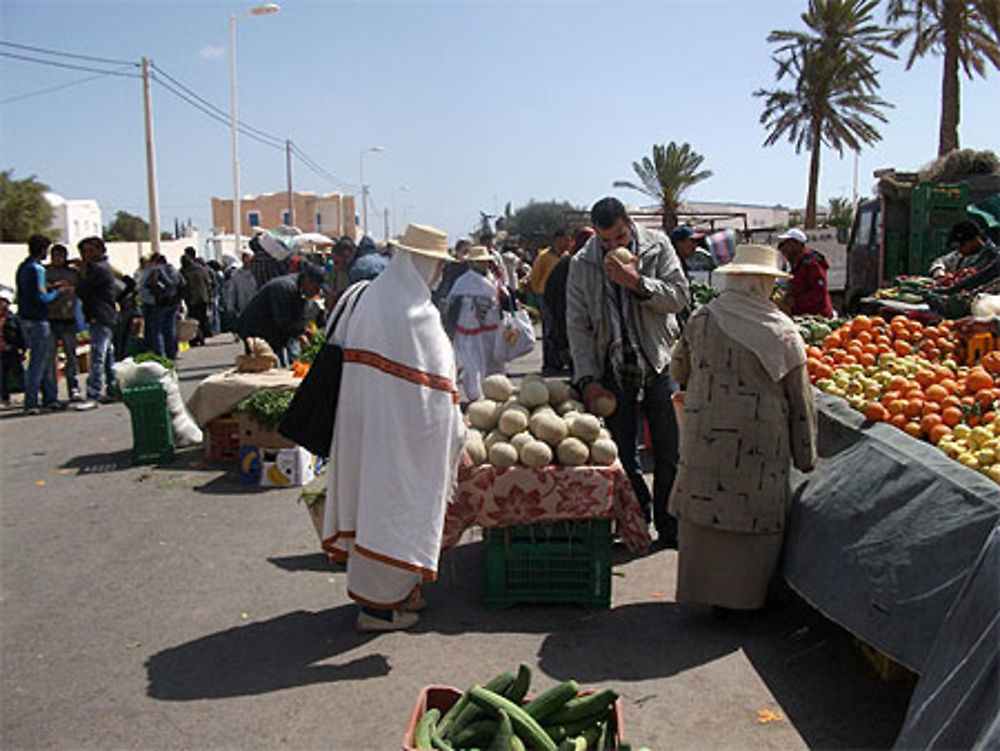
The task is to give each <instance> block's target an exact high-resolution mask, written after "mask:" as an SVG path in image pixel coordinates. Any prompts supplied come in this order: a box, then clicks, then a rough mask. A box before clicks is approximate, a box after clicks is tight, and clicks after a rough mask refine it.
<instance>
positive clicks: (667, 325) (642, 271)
mask: <svg viewBox="0 0 1000 751" xmlns="http://www.w3.org/2000/svg"><path fill="white" fill-rule="evenodd" d="M590 218H591V223H592V224H593V226H594V228H595V230H596V232H597V234H596V236H594V237H592V238H591V239H590V240H589V241H588V242H587V244H586V245H584V246H583V248H582V249H581V250H580V251H579V252H578V253H577V254H576V255H574V256H573V259H572V260H571V261H570V265H569V277H568V280H567V285H566V329H567V335H568V337H569V347H570V353H571V355H572V358H573V379H574V382H575V383H576V385H577V388H578V389H580V391H581V392H582V394H583V399H584V401H585V402H586V405H587V408H588V409H589V410H590V411H594V409H595V404H596V402H597V400H598V399H599V398H600V397H602V396H603V397H614V399H615V401H616V402H617V408H616V409H615V411H614V413H613V414H611V415H610V416H608V417H606V418H605V423H606V424H607V427H608V430H610V431H611V435H612V437H613V438H614V440H615V443H616V444H617V445H618V454H619V457H620V458H621V462H622V466H623V467H624V469H625V471H626V473H627V474H628V476H629V480H630V481H631V482H632V487H633V488H634V489H635V492H636V495H637V496H638V498H639V504H640V505H641V506H642V508H643V512H644V513H645V515H646V519H647V521H649V520H653V521H654V522H655V524H656V529H657V533H658V535H659V538H660V541H661V543H663V544H666V545H672V544H675V543H676V537H677V522H676V520H675V519H674V518H673V517H671V516H670V515H669V514H668V513H667V498H669V496H670V488H671V486H672V485H673V482H674V475H675V474H676V472H677V443H678V439H677V421H676V419H675V417H674V411H673V406H672V405H671V403H670V394H671V391H672V390H673V385H672V382H671V381H670V376H669V374H668V372H667V367H668V365H669V363H670V355H671V350H672V348H673V345H674V342H675V341H676V339H677V337H678V335H679V328H678V325H677V321H676V318H675V314H676V313H678V312H680V311H681V310H683V309H684V308H685V306H687V304H688V302H689V299H690V294H689V290H688V282H687V278H686V277H685V276H684V271H683V269H682V268H681V263H680V260H679V259H678V257H677V253H676V252H675V251H674V248H673V246H671V244H670V240H669V239H667V237H666V235H664V234H662V233H661V232H657V231H653V230H647V229H645V228H643V227H639V226H636V225H635V224H634V223H633V222H632V220H631V219H630V217H629V215H628V212H626V210H625V207H624V206H623V205H622V203H621V201H619V200H618V199H616V198H612V197H608V198H602V199H601V200H600V201H598V202H597V203H595V204H594V206H593V207H592V208H591V210H590ZM622 249H624V251H626V252H627V255H626V252H622ZM637 403H641V405H642V410H643V412H644V413H645V415H646V420H647V422H648V423H649V433H650V438H651V439H652V444H653V462H654V469H653V493H652V495H650V492H649V488H648V487H647V486H646V482H645V479H644V478H643V475H642V467H641V466H640V463H639V455H638V451H637V449H636V433H637V430H638V425H639V418H638V409H637Z"/></svg>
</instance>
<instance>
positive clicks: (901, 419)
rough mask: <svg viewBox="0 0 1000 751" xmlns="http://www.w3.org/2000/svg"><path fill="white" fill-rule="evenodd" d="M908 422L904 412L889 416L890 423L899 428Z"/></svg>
mask: <svg viewBox="0 0 1000 751" xmlns="http://www.w3.org/2000/svg"><path fill="white" fill-rule="evenodd" d="M907 422H908V420H907V419H906V415H902V414H900V415H893V416H892V417H890V418H889V424H890V425H894V426H896V427H897V428H902V427H903V426H904V425H906V423H907Z"/></svg>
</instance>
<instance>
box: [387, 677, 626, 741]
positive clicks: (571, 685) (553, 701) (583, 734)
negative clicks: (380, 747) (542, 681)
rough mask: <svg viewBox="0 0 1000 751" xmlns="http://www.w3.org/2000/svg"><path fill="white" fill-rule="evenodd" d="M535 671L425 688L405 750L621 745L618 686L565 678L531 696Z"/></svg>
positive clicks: (408, 732)
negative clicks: (461, 686) (585, 685)
mask: <svg viewBox="0 0 1000 751" xmlns="http://www.w3.org/2000/svg"><path fill="white" fill-rule="evenodd" d="M530 684H531V668H530V667H529V666H528V665H526V664H525V663H523V662H522V663H521V665H520V666H519V667H518V669H517V672H516V673H514V672H511V671H505V672H503V673H500V674H499V675H497V676H494V677H493V678H492V679H491V680H489V681H487V682H486V683H484V684H482V685H478V684H476V685H473V686H471V687H470V688H469V689H468V690H467V691H466V692H465V693H462V692H461V691H459V690H458V689H456V688H452V687H451V686H426V687H425V688H424V689H423V690H422V691H421V692H420V696H419V697H417V702H416V705H415V706H414V708H413V712H412V714H411V715H410V724H409V727H408V728H407V731H406V735H405V736H404V738H403V748H404V749H405V751H416V750H417V749H438V750H439V751H440V750H442V749H443V750H444V751H462V750H463V749H503V751H507V750H508V749H510V750H511V751H526V750H529V749H540V750H541V751H585V750H586V749H618V750H619V751H622V750H623V749H625V748H627V746H626V745H625V744H624V743H623V741H622V714H621V700H620V699H619V697H618V692H616V691H615V690H614V689H609V688H606V689H601V690H598V691H581V690H580V686H579V685H578V684H577V682H576V681H573V680H569V681H563V682H562V683H559V684H557V685H555V686H553V687H552V688H550V689H549V690H547V691H544V692H542V693H541V694H539V695H538V696H536V697H534V698H533V699H530V700H529V699H528V698H527V696H528V690H529V688H530Z"/></svg>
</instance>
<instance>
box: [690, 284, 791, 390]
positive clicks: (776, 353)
mask: <svg viewBox="0 0 1000 751" xmlns="http://www.w3.org/2000/svg"><path fill="white" fill-rule="evenodd" d="M773 288H774V277H772V276H768V275H765V274H726V275H725V281H724V282H723V287H722V294H720V295H719V296H718V297H717V298H715V299H714V300H712V302H710V303H709V304H708V306H707V308H708V312H709V313H710V314H711V315H712V318H713V319H714V320H715V322H716V323H717V324H718V325H719V328H720V329H722V333H724V334H725V335H726V336H728V337H729V338H730V339H733V340H734V341H737V342H739V343H740V344H743V345H744V346H746V347H747V348H748V349H749V350H750V351H751V352H753V353H754V355H756V356H757V359H758V360H759V361H760V364H761V365H762V366H763V367H764V370H766V371H767V374H768V375H769V376H770V377H771V380H773V381H775V382H777V381H780V380H781V379H782V378H784V377H785V376H786V375H788V373H789V372H790V371H792V370H794V369H795V368H797V367H798V366H800V365H804V364H805V361H806V350H805V344H804V343H803V341H802V337H801V336H800V335H799V331H798V329H797V328H796V327H795V324H794V323H792V319H791V318H789V317H788V316H787V315H785V314H784V313H782V312H781V311H780V310H779V309H778V306H777V305H775V304H774V303H773V302H771V290H772V289H773Z"/></svg>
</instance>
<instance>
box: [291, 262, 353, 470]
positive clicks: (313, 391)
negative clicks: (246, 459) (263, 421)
mask: <svg viewBox="0 0 1000 751" xmlns="http://www.w3.org/2000/svg"><path fill="white" fill-rule="evenodd" d="M357 286H358V289H357V290H356V291H355V292H354V294H353V295H350V296H348V292H350V290H348V291H347V292H345V297H346V298H347V299H345V300H344V304H343V305H342V306H341V308H340V310H339V311H337V315H336V316H335V317H334V319H333V322H332V323H331V324H330V327H329V328H328V329H327V334H326V341H325V342H324V343H323V346H322V347H321V348H320V350H319V352H317V353H316V357H315V359H313V361H312V365H310V366H309V372H308V373H306V375H305V377H304V378H303V379H302V383H300V384H299V387H298V388H297V389H296V390H295V396H294V397H292V402H291V404H289V405H288V409H287V410H285V414H284V415H283V416H282V418H281V422H279V423H278V432H279V433H281V435H283V436H285V438H288V439H290V440H292V441H295V442H296V443H297V444H298V445H299V446H302V448H304V449H306V450H307V451H309V452H310V453H312V454H316V455H317V456H321V457H324V458H326V457H327V456H329V455H330V442H331V441H332V440H333V424H334V420H335V419H336V417H337V400H338V399H339V398H340V375H341V372H342V370H343V367H344V348H343V347H341V346H340V345H339V344H334V343H332V342H331V341H330V337H331V336H333V332H334V331H336V329H337V324H338V323H339V322H340V317H341V316H342V315H343V314H344V311H345V310H347V308H348V306H350V308H351V312H352V313H353V312H354V308H355V307H357V304H358V300H360V299H361V295H362V293H363V292H364V291H365V287H367V286H368V283H367V282H364V283H360V284H358V285H357Z"/></svg>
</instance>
